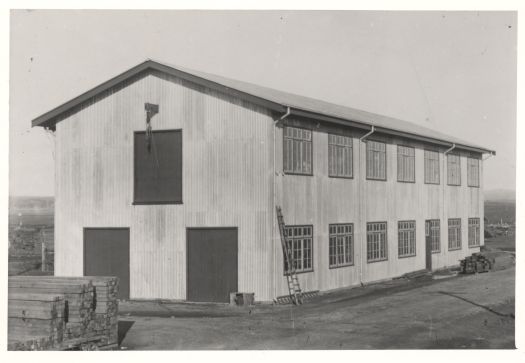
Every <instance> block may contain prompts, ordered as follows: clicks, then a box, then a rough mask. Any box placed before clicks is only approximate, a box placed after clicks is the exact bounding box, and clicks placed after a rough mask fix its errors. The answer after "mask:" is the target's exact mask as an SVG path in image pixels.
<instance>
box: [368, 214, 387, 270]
mask: <svg viewBox="0 0 525 363" xmlns="http://www.w3.org/2000/svg"><path fill="white" fill-rule="evenodd" d="M366 247H367V259H368V262H375V261H383V260H386V259H387V254H386V222H372V223H367V224H366Z"/></svg>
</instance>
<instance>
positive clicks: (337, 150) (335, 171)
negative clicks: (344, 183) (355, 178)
mask: <svg viewBox="0 0 525 363" xmlns="http://www.w3.org/2000/svg"><path fill="white" fill-rule="evenodd" d="M328 175H329V176H333V177H342V178H351V177H352V138H351V137H348V136H342V135H332V134H328Z"/></svg>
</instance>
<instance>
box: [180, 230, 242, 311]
mask: <svg viewBox="0 0 525 363" xmlns="http://www.w3.org/2000/svg"><path fill="white" fill-rule="evenodd" d="M186 251H187V300H189V301H201V302H229V300H230V293H231V292H237V278H238V272H237V229H236V228H206V229H193V228H192V229H188V230H187V250H186Z"/></svg>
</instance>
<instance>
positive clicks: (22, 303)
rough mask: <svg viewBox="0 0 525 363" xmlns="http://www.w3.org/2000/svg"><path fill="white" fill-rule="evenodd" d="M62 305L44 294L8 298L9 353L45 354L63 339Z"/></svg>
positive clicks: (15, 294)
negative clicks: (30, 352) (35, 352)
mask: <svg viewBox="0 0 525 363" xmlns="http://www.w3.org/2000/svg"><path fill="white" fill-rule="evenodd" d="M66 315H67V305H66V301H65V299H64V298H63V297H62V296H54V295H48V294H38V293H36V294H35V293H32V294H23V293H13V294H11V293H10V294H9V299H8V344H9V349H11V350H47V349H52V347H53V346H56V345H57V344H60V343H61V342H62V340H63V337H64V325H65V317H66Z"/></svg>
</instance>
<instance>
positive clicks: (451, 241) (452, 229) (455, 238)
mask: <svg viewBox="0 0 525 363" xmlns="http://www.w3.org/2000/svg"><path fill="white" fill-rule="evenodd" d="M459 249H461V219H459V218H451V219H449V220H448V250H449V251H451V250H459Z"/></svg>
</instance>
